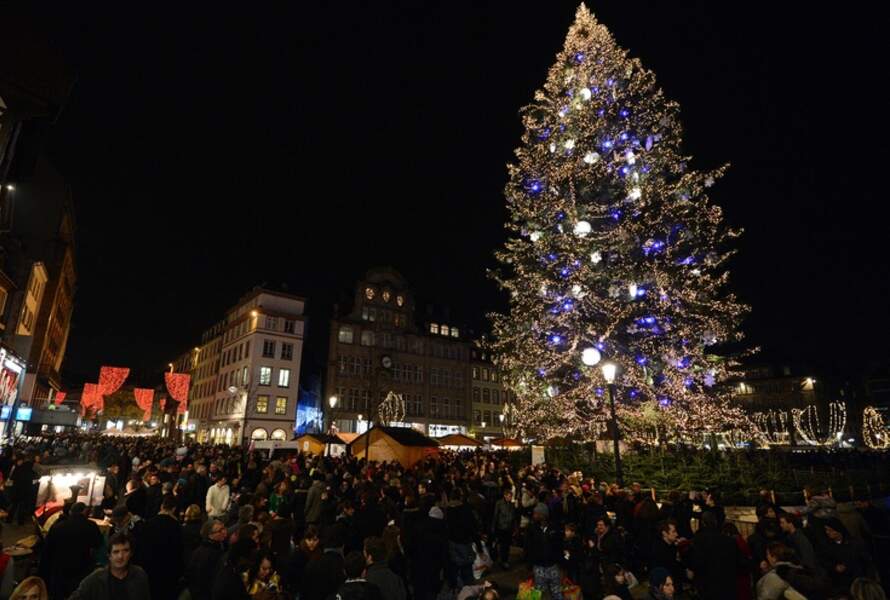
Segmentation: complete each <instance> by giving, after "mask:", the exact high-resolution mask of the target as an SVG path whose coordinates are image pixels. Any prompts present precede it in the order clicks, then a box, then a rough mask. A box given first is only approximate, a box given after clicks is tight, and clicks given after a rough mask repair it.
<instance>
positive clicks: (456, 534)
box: [445, 487, 478, 590]
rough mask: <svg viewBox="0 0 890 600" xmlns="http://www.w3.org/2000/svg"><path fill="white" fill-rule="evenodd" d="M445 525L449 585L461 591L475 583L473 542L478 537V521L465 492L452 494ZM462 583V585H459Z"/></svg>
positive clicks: (459, 489)
mask: <svg viewBox="0 0 890 600" xmlns="http://www.w3.org/2000/svg"><path fill="white" fill-rule="evenodd" d="M445 524H446V530H447V534H448V563H449V564H448V569H447V571H448V585H449V587H450V588H451V589H453V590H460V588H461V587H462V586H464V585H468V584H470V583H473V581H474V579H473V561H474V560H475V558H476V554H475V553H474V552H473V542H474V541H476V539H477V537H478V529H477V521H476V517H475V515H474V513H473V509H472V508H471V507H470V505H469V504H467V503H466V502H464V492H463V490H462V489H461V488H459V487H458V488H455V489H454V490H452V492H451V496H450V498H449V502H448V507H447V510H446V511H445ZM459 582H460V583H459Z"/></svg>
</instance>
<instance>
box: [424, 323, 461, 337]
mask: <svg viewBox="0 0 890 600" xmlns="http://www.w3.org/2000/svg"><path fill="white" fill-rule="evenodd" d="M430 333H432V334H433V335H444V336H445V337H448V336H449V335H450V336H451V337H455V338H456V337H460V332H459V330H458V329H457V327H448V325H439V324H438V323H430Z"/></svg>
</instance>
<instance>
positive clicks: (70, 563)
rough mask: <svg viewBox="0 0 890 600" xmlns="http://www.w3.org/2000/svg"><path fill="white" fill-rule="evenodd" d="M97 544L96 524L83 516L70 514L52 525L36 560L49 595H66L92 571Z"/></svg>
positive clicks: (53, 596) (99, 543)
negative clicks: (38, 561) (40, 556)
mask: <svg viewBox="0 0 890 600" xmlns="http://www.w3.org/2000/svg"><path fill="white" fill-rule="evenodd" d="M101 545H102V534H101V533H100V532H99V527H98V526H97V525H96V524H95V523H93V522H92V521H90V520H89V519H87V518H86V517H84V516H83V515H72V516H70V517H68V518H67V519H65V520H64V521H59V522H57V523H56V524H55V525H53V527H52V529H50V530H49V534H48V535H47V536H46V546H45V547H44V550H43V556H42V560H41V561H40V575H41V577H43V579H44V581H45V582H46V583H47V586H48V587H49V593H50V597H51V598H56V597H58V598H67V597H68V595H69V594H71V592H73V591H74V589H75V588H76V587H77V584H78V583H80V581H81V580H82V579H83V578H84V577H86V576H87V575H89V574H90V573H91V572H92V571H93V568H94V567H95V566H96V557H95V556H94V554H95V552H96V550H97V549H98V548H99V547H100V546H101Z"/></svg>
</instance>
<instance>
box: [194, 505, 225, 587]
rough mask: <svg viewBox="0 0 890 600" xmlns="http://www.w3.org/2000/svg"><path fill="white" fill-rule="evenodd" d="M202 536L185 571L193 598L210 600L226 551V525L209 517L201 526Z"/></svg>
mask: <svg viewBox="0 0 890 600" xmlns="http://www.w3.org/2000/svg"><path fill="white" fill-rule="evenodd" d="M201 538H202V541H201V545H200V546H198V548H196V549H195V551H194V552H192V555H191V558H190V559H189V563H188V566H187V567H186V571H185V580H186V584H187V585H188V590H189V594H190V595H191V600H210V593H211V586H212V584H213V576H214V574H215V573H216V570H217V567H218V566H219V564H220V562H221V559H222V556H223V553H224V552H225V546H224V543H225V540H226V526H225V525H223V523H222V521H220V520H218V519H208V520H207V521H206V522H205V523H204V525H203V526H202V527H201Z"/></svg>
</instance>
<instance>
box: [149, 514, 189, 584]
mask: <svg viewBox="0 0 890 600" xmlns="http://www.w3.org/2000/svg"><path fill="white" fill-rule="evenodd" d="M139 564H141V565H142V568H144V569H145V572H146V573H148V579H149V582H150V583H151V597H152V598H157V599H158V600H163V599H164V598H173V599H174V600H175V598H176V597H177V596H178V593H177V592H178V591H179V579H180V578H181V577H182V573H183V563H182V527H181V526H180V525H179V522H177V520H176V519H175V518H174V517H172V516H170V515H167V514H159V515H157V516H156V517H153V518H151V519H149V520H148V521H147V522H146V523H145V527H144V528H143V529H142V543H141V545H140V557H139Z"/></svg>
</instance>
